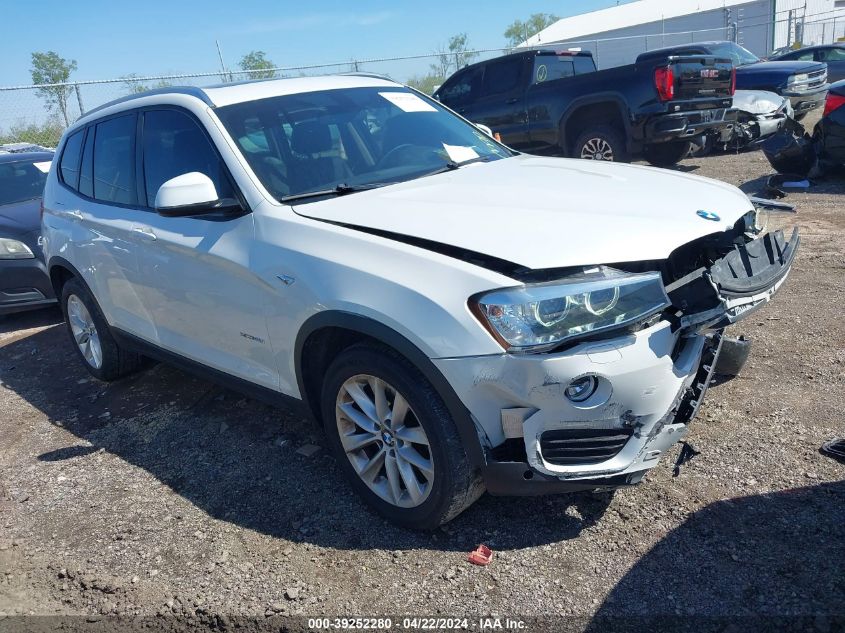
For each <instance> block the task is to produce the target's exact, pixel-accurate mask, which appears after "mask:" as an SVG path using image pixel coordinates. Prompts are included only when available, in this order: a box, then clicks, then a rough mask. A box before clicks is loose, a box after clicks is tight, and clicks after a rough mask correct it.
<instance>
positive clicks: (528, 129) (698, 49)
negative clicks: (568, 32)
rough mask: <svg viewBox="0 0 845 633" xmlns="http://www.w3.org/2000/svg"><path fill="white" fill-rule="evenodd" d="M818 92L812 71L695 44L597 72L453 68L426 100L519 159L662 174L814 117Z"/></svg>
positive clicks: (568, 57)
mask: <svg viewBox="0 0 845 633" xmlns="http://www.w3.org/2000/svg"><path fill="white" fill-rule="evenodd" d="M827 88H828V84H827V68H826V66H825V64H824V63H818V62H814V61H777V62H763V61H762V60H760V59H758V58H757V57H755V56H754V55H753V54H752V53H750V52H749V51H747V50H746V49H744V48H742V47H741V46H739V45H738V44H735V43H733V42H696V43H693V44H686V45H682V46H675V47H669V48H662V49H657V50H653V51H649V52H647V53H643V54H642V55H640V56H639V57H638V58H637V60H636V62H635V63H634V64H632V65H629V66H622V67H619V68H611V69H608V70H603V71H597V70H596V66H595V63H594V61H593V58H592V55H591V54H590V53H588V52H583V51H577V50H568V51H552V50H527V51H519V52H517V53H512V54H510V55H506V56H504V57H499V58H496V59H491V60H487V61H483V62H479V63H477V64H473V65H471V66H467V67H466V68H463V69H461V70H459V71H458V72H457V73H455V74H454V75H452V76H451V77H450V78H449V79H447V80H446V82H445V83H444V84H443V85H442V86H441V87H440V88H438V90H437V91H436V92H435V95H434V96H435V97H436V98H437V99H438V100H440V101H441V102H442V103H444V104H446V105H447V106H449V107H450V108H452V109H453V110H455V111H456V112H458V113H460V114H462V115H463V116H464V117H466V118H468V119H469V120H471V121H474V122H476V123H479V124H482V125H484V126H486V127H488V128H490V129H491V130H493V131H494V133H496V134H498V135H499V136H500V138H501V139H502V140H503V141H504V142H505V143H506V144H507V145H509V146H511V147H513V148H515V149H518V150H520V151H525V152H528V153H533V154H541V155H556V156H569V157H575V158H585V159H591V160H609V161H621V162H626V161H628V160H629V159H631V158H632V157H634V156H642V157H643V158H645V159H646V160H647V161H648V162H650V163H652V164H653V165H658V166H671V165H674V164H676V163H677V162H678V161H680V160H681V159H683V158H684V157H686V156H687V155H688V154H689V152H690V149H691V147H692V146H693V145H694V146H697V147H699V148H703V149H704V150H705V151H709V150H710V149H712V148H713V147H721V148H723V149H727V148H734V149H738V148H742V147H746V146H748V145H750V144H753V143H757V142H760V141H761V140H763V139H765V138H766V137H767V136H770V135H772V134H775V133H776V132H777V131H778V130H781V129H783V127H784V125H785V123H786V121H787V120H789V119H790V118H794V117H798V118H801V117H803V116H804V115H805V114H806V113H807V112H809V111H810V110H812V109H814V108H817V107H821V105H822V104H823V103H824V98H825V95H826V94H827ZM691 144H692V145H691Z"/></svg>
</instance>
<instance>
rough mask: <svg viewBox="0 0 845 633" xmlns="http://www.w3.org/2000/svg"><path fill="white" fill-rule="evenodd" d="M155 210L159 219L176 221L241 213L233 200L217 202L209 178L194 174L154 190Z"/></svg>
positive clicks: (239, 206)
mask: <svg viewBox="0 0 845 633" xmlns="http://www.w3.org/2000/svg"><path fill="white" fill-rule="evenodd" d="M155 208H156V211H157V212H158V214H159V215H163V216H165V217H169V218H179V217H186V216H192V215H205V214H210V213H220V212H221V211H235V210H243V209H242V208H241V205H240V203H239V202H238V201H237V200H231V199H225V200H221V199H219V198H218V197H217V189H216V188H215V187H214V183H213V182H211V178H209V177H208V176H206V175H205V174H202V173H200V172H198V171H192V172H189V173H187V174H182V175H181V176H176V177H175V178H171V179H170V180H168V181H166V182H165V183H164V184H162V185H161V187H159V188H158V193H156V199H155Z"/></svg>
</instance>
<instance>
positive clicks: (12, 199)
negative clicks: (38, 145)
mask: <svg viewBox="0 0 845 633" xmlns="http://www.w3.org/2000/svg"><path fill="white" fill-rule="evenodd" d="M77 150H78V148H77ZM78 153H79V152H78V151H77V154H78ZM48 171H50V161H49V160H45V161H32V160H21V161H15V162H13V163H0V206H2V205H5V204H15V203H17V202H23V201H25V200H32V199H33V198H40V197H41V194H42V193H43V192H44V182H45V181H46V180H47V172H48Z"/></svg>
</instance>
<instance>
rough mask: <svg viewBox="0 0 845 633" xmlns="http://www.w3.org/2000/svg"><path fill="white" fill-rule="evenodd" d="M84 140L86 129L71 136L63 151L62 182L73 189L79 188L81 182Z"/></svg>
mask: <svg viewBox="0 0 845 633" xmlns="http://www.w3.org/2000/svg"><path fill="white" fill-rule="evenodd" d="M84 138H85V130H84V129H82V130H79V131H78V132H74V133H73V134H71V135H70V136H69V137H68V139H67V141H65V148H64V149H63V150H62V160H61V162H59V171H60V172H61V175H62V182H63V183H65V184H66V185H67V186H68V187H72V188H73V189H76V188H77V184H78V182H79V154H80V151H81V150H82V140H83V139H84Z"/></svg>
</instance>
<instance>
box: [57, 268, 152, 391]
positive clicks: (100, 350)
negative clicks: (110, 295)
mask: <svg viewBox="0 0 845 633" xmlns="http://www.w3.org/2000/svg"><path fill="white" fill-rule="evenodd" d="M60 304H61V308H62V313H63V314H64V317H65V324H66V325H67V330H68V334H69V335H70V342H71V345H72V346H73V349H74V350H76V353H77V354H78V355H79V357H80V358H81V359H82V362H83V364H84V365H85V368H86V369H87V370H88V372H89V373H90V374H91V375H92V376H94V377H95V378H98V379H100V380H104V381H111V380H116V379H118V378H121V377H123V376H126V375H128V374H131V373H133V372H134V371H136V370H137V369H138V368H139V367H140V366H141V356H140V355H139V354H137V353H135V352H131V351H129V350H126V349H123V348H122V347H120V345H118V344H117V341H116V340H115V339H114V336H112V333H111V330H110V329H109V324H108V323H107V322H106V319H105V317H104V316H103V313H102V311H101V310H100V306H99V305H97V302H96V301H95V300H94V297H93V296H92V295H91V293H90V292H89V291H88V288H87V287H86V286H85V284H84V283H82V282H81V281H79V280H78V279H70V280H68V282H67V283H65V285H64V286H62V292H61V300H60Z"/></svg>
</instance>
